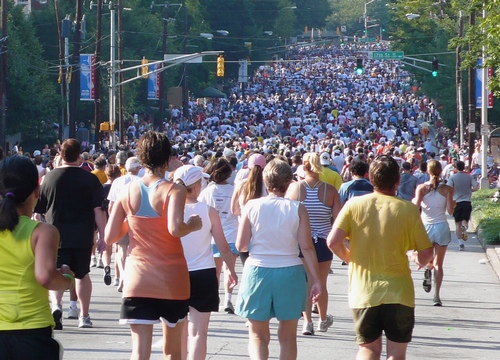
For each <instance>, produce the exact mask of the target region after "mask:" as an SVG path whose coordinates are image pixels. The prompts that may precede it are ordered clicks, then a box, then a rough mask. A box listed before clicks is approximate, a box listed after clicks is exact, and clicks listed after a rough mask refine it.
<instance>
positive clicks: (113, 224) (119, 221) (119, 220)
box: [104, 197, 128, 245]
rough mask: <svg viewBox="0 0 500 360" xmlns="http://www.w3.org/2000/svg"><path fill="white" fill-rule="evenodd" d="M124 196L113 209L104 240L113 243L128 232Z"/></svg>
mask: <svg viewBox="0 0 500 360" xmlns="http://www.w3.org/2000/svg"><path fill="white" fill-rule="evenodd" d="M124 199H126V198H124V197H121V198H120V199H119V200H118V201H116V202H115V203H114V205H113V208H112V209H111V213H110V215H109V219H108V222H107V224H106V228H105V229H104V242H105V243H106V245H112V244H114V243H116V242H118V241H120V239H122V238H123V237H124V236H125V234H127V232H128V222H127V221H125V218H126V216H127V214H126V213H125V209H124V208H123V204H122V202H123V201H124Z"/></svg>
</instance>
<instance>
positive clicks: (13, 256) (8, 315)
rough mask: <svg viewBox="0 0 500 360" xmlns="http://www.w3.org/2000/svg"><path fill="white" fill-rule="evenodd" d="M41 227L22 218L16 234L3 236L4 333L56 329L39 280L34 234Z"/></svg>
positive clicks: (0, 312)
mask: <svg viewBox="0 0 500 360" xmlns="http://www.w3.org/2000/svg"><path fill="white" fill-rule="evenodd" d="M37 225H38V222H36V221H33V220H31V219H30V218H28V217H26V216H21V217H20V218H19V224H18V225H17V226H16V228H15V229H14V231H12V232H11V231H8V230H5V231H1V232H0V274H1V275H0V331H3V330H27V329H39V328H45V327H48V326H54V321H53V318H52V314H51V312H50V306H49V293H48V290H47V289H45V288H44V287H42V286H41V285H40V284H39V283H38V282H37V281H36V279H35V255H34V253H33V250H32V248H31V234H32V233H33V230H34V229H35V227H36V226H37Z"/></svg>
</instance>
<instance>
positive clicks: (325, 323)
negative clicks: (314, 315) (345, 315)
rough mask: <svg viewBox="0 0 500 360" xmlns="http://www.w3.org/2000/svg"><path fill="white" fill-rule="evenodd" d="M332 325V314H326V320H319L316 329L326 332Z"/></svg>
mask: <svg viewBox="0 0 500 360" xmlns="http://www.w3.org/2000/svg"><path fill="white" fill-rule="evenodd" d="M332 325H333V316H332V315H326V320H323V321H320V322H319V324H318V328H317V329H316V331H319V332H326V331H327V330H328V328H329V327H330V326H332Z"/></svg>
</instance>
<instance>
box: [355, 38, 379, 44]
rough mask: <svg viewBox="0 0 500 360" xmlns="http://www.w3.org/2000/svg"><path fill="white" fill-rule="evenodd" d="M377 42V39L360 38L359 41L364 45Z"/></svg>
mask: <svg viewBox="0 0 500 360" xmlns="http://www.w3.org/2000/svg"><path fill="white" fill-rule="evenodd" d="M375 41H377V39H375V38H360V39H359V42H362V43H367V42H375Z"/></svg>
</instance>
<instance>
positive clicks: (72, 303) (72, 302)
mask: <svg viewBox="0 0 500 360" xmlns="http://www.w3.org/2000/svg"><path fill="white" fill-rule="evenodd" d="M76 303H77V301H73V300H70V302H69V307H70V308H72V309H76Z"/></svg>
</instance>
